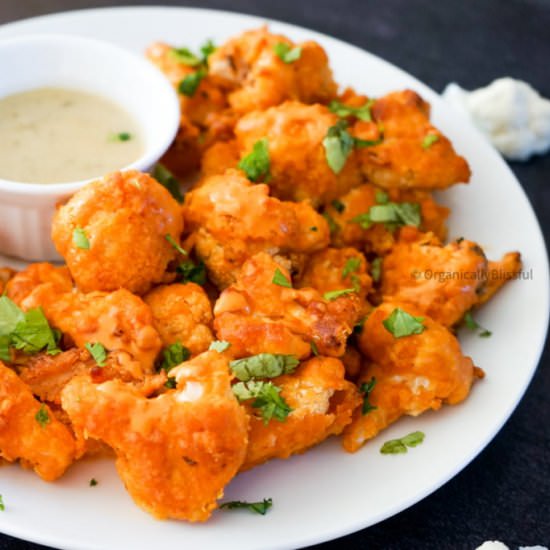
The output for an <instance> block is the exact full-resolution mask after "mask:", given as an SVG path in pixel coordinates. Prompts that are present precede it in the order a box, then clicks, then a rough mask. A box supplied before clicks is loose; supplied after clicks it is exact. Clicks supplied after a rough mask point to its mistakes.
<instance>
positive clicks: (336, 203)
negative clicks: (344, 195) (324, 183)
mask: <svg viewBox="0 0 550 550" xmlns="http://www.w3.org/2000/svg"><path fill="white" fill-rule="evenodd" d="M330 205H331V206H332V208H334V210H336V212H338V213H340V214H341V213H342V212H343V211H344V210H345V209H346V205H345V204H344V203H343V202H342V201H341V200H338V199H334V200H333V201H331V203H330Z"/></svg>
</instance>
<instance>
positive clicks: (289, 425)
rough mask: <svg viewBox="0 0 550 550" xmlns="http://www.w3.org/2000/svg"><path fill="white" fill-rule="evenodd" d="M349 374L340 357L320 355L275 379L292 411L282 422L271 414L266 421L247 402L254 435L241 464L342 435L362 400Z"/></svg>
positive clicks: (299, 450)
mask: <svg viewBox="0 0 550 550" xmlns="http://www.w3.org/2000/svg"><path fill="white" fill-rule="evenodd" d="M344 374H345V371H344V366H343V365H342V363H341V362H340V361H339V360H338V359H334V358H332V357H315V358H313V359H310V360H309V361H306V362H305V363H302V364H301V365H300V366H299V367H298V369H297V370H296V372H294V373H293V374H289V375H284V376H280V377H279V378H276V379H274V381H273V383H274V384H276V385H277V386H279V387H280V388H281V395H282V397H283V398H284V399H285V401H286V402H287V403H288V405H289V406H290V407H291V409H292V412H291V413H290V414H289V415H288V417H287V418H286V419H285V420H284V421H283V422H279V421H278V420H274V419H272V420H271V421H270V422H269V423H268V424H267V425H266V424H264V421H263V420H262V419H261V418H258V417H257V416H255V414H254V409H253V408H251V407H248V410H249V412H250V434H249V444H248V450H247V453H246V459H245V462H244V464H243V467H242V469H243V470H247V469H249V468H252V467H253V466H256V465H258V464H261V463H262V462H266V461H267V460H270V459H272V458H288V457H289V456H290V455H293V454H296V453H303V452H304V451H306V450H307V449H308V448H310V447H312V446H314V445H317V444H318V443H321V441H324V440H325V439H326V438H327V437H329V436H330V435H337V434H340V433H341V432H342V430H343V429H344V427H345V426H346V425H347V424H349V423H350V422H351V418H352V414H353V411H354V410H355V409H356V408H357V407H358V406H359V405H360V404H361V403H362V399H361V396H360V394H359V392H358V390H357V388H356V387H355V386H354V385H353V384H352V383H351V382H348V381H347V380H345V378H344Z"/></svg>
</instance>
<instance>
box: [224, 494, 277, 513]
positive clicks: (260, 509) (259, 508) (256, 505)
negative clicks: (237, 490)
mask: <svg viewBox="0 0 550 550" xmlns="http://www.w3.org/2000/svg"><path fill="white" fill-rule="evenodd" d="M271 506H273V500H272V499H270V498H264V499H263V501H261V502H244V501H242V500H232V501H231V502H222V503H221V504H220V509H226V510H235V509H237V508H245V509H246V510H250V511H251V512H255V513H256V514H260V515H262V516H265V514H266V512H267V511H268V510H269V509H270V508H271Z"/></svg>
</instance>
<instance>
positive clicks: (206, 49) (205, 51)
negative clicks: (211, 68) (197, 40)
mask: <svg viewBox="0 0 550 550" xmlns="http://www.w3.org/2000/svg"><path fill="white" fill-rule="evenodd" d="M216 49H217V48H216V45H215V44H214V42H212V40H211V39H208V40H207V41H206V42H205V43H204V44H203V45H202V46H201V47H200V50H201V53H202V60H203V63H206V62H207V61H208V58H209V57H210V56H211V55H212V54H213V53H214V52H215V51H216Z"/></svg>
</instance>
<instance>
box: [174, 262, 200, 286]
mask: <svg viewBox="0 0 550 550" xmlns="http://www.w3.org/2000/svg"><path fill="white" fill-rule="evenodd" d="M176 271H177V272H178V273H179V274H180V275H181V282H182V283H195V284H197V285H201V286H202V285H204V284H205V283H206V266H205V265H204V263H203V262H199V263H198V264H195V262H193V261H192V260H185V261H184V262H181V263H180V264H179V265H178V267H177V268H176Z"/></svg>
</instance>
